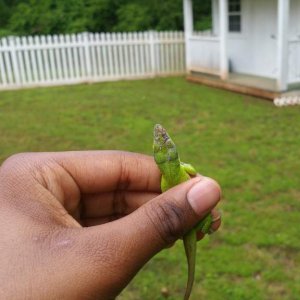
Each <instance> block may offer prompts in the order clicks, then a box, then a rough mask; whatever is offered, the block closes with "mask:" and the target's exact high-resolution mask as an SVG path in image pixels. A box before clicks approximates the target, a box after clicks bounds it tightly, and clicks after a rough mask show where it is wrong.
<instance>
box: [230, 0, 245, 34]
mask: <svg viewBox="0 0 300 300" xmlns="http://www.w3.org/2000/svg"><path fill="white" fill-rule="evenodd" d="M228 27H229V28H228V29H229V32H241V27H242V26H241V0H229V1H228Z"/></svg>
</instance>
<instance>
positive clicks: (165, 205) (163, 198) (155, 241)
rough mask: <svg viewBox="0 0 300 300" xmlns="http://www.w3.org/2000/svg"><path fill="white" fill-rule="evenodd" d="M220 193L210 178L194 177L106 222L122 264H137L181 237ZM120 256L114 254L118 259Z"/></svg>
mask: <svg viewBox="0 0 300 300" xmlns="http://www.w3.org/2000/svg"><path fill="white" fill-rule="evenodd" d="M220 194H221V190H220V187H219V185H218V184H217V183H216V182H215V181H214V180H212V179H210V178H207V177H196V178H193V179H191V180H189V181H187V182H184V183H182V184H180V185H178V186H176V187H174V188H172V189H169V190H168V191H166V192H164V193H162V194H161V195H159V196H158V197H156V198H154V199H152V200H151V201H149V202H147V203H146V204H145V205H143V206H141V207H140V208H139V209H137V210H136V211H135V212H133V213H132V214H130V215H128V216H126V217H124V218H122V219H119V220H118V221H116V222H112V223H110V224H106V225H108V226H110V230H109V231H110V232H111V235H110V236H114V241H115V242H116V244H118V245H120V247H119V251H120V252H121V253H120V256H123V257H124V259H121V260H122V261H124V263H125V264H126V266H125V265H123V266H124V268H127V269H131V268H132V267H133V268H134V269H136V268H140V267H141V266H142V265H143V264H144V263H145V262H146V261H148V260H149V259H150V258H151V257H152V256H153V255H154V254H156V253H157V252H159V251H160V250H162V249H163V248H165V247H166V246H168V245H170V244H171V243H173V242H175V241H176V240H177V239H179V238H181V237H182V236H183V235H184V234H185V233H186V232H188V231H189V230H190V229H192V228H193V227H194V226H195V225H196V224H197V223H198V222H199V221H200V220H201V219H202V218H203V217H204V216H205V215H206V214H207V213H209V212H210V211H211V210H212V209H213V208H214V207H215V206H216V204H217V203H218V201H219V199H220ZM112 232H113V233H112ZM121 245H122V246H121ZM120 256H119V255H117V257H119V259H120Z"/></svg>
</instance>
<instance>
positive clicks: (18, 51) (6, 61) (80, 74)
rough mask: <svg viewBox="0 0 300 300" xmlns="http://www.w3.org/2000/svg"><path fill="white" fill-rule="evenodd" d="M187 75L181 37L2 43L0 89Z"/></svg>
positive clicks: (101, 36)
mask: <svg viewBox="0 0 300 300" xmlns="http://www.w3.org/2000/svg"><path fill="white" fill-rule="evenodd" d="M183 73H185V54H184V34H183V32H154V31H149V32H138V33H81V34H71V35H53V36H50V35H48V36H34V37H32V36H28V37H9V38H2V39H0V89H10V88H19V87H33V86H48V85H63V84H75V83H82V82H97V81H109V80H121V79H135V78H147V77H153V76H157V75H176V74H183Z"/></svg>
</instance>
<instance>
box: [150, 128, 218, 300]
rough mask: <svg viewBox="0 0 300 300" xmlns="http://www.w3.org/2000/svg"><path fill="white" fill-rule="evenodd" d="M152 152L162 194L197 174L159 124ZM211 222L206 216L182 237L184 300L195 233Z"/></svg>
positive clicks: (206, 230) (189, 283)
mask: <svg viewBox="0 0 300 300" xmlns="http://www.w3.org/2000/svg"><path fill="white" fill-rule="evenodd" d="M153 152H154V159H155V162H156V164H157V166H158V167H159V169H160V171H161V173H162V177H161V190H162V192H164V191H166V190H168V189H169V188H171V187H173V186H175V185H177V184H179V183H181V182H184V181H187V180H189V179H190V178H191V177H193V176H195V175H196V174H197V172H196V170H195V169H194V167H193V166H192V165H190V164H185V163H183V162H181V161H180V159H179V155H178V152H177V149H176V145H175V144H174V142H173V141H172V139H171V138H170V136H169V135H168V133H167V132H166V130H165V129H164V128H163V127H162V126H161V125H159V124H156V125H155V127H154V139H153ZM212 222H213V220H212V216H211V214H208V215H207V216H206V217H205V218H204V219H203V220H201V221H200V222H199V223H198V224H197V225H196V226H195V227H194V228H193V229H192V230H191V231H189V232H188V233H187V234H186V235H184V236H183V243H184V249H185V254H186V257H187V263H188V281H187V285H186V291H185V295H184V300H188V299H189V297H190V294H191V291H192V287H193V283H194V275H195V264H196V250H197V232H198V231H201V232H202V233H204V234H206V233H209V232H210V227H211V225H212Z"/></svg>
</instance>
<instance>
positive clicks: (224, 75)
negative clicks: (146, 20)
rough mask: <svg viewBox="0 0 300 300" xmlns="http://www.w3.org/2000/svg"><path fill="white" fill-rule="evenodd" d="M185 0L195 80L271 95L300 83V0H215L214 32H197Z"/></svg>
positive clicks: (189, 59) (188, 49)
mask: <svg viewBox="0 0 300 300" xmlns="http://www.w3.org/2000/svg"><path fill="white" fill-rule="evenodd" d="M183 4H184V27H185V39H186V65H187V71H188V72H189V73H190V74H191V76H189V78H190V79H191V80H194V81H199V82H202V83H207V84H211V85H215V86H220V87H225V88H229V89H233V90H235V89H236V90H238V89H239V88H241V91H242V92H243V91H247V89H250V87H251V88H252V90H253V91H254V93H253V94H254V95H260V93H262V94H261V95H262V96H264V94H263V93H264V92H266V94H265V96H266V97H267V98H272V97H273V96H274V95H276V94H278V93H279V92H283V91H287V90H289V89H290V88H292V87H295V86H297V84H299V85H300V0H212V30H211V32H210V33H209V34H207V33H206V34H199V33H197V32H194V30H193V3H192V0H183ZM208 74H209V75H208ZM211 75H214V76H211ZM216 78H217V79H216ZM243 89H244V90H243ZM245 89H246V90H245ZM268 92H269V94H268Z"/></svg>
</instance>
